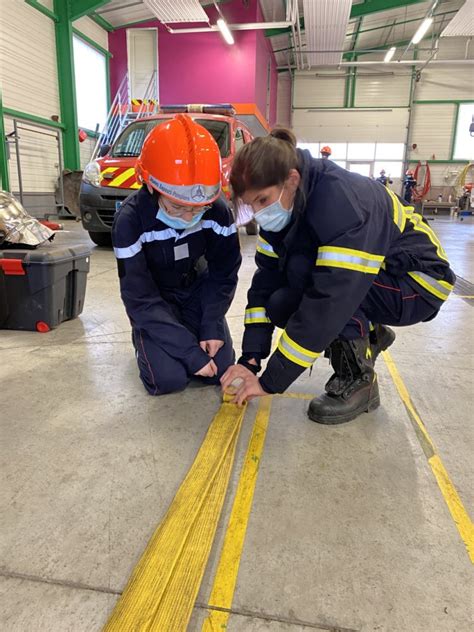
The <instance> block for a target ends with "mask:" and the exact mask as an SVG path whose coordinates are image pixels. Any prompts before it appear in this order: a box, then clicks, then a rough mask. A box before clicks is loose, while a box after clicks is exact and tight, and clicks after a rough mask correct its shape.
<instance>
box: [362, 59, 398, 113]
mask: <svg viewBox="0 0 474 632" xmlns="http://www.w3.org/2000/svg"><path fill="white" fill-rule="evenodd" d="M355 85H356V90H355V102H354V105H355V107H374V106H384V105H389V106H392V105H402V106H405V107H408V102H409V100H410V76H409V74H408V73H407V74H402V75H399V74H392V73H389V74H385V73H377V72H376V71H372V72H369V71H368V70H366V69H365V68H361V67H359V68H358V69H357V75H356V84H355Z"/></svg>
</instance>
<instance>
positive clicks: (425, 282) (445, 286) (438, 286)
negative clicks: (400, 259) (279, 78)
mask: <svg viewBox="0 0 474 632" xmlns="http://www.w3.org/2000/svg"><path fill="white" fill-rule="evenodd" d="M408 275H409V276H411V278H412V279H414V280H415V281H416V282H417V283H419V284H420V285H421V286H422V287H424V288H425V290H428V292H431V294H434V296H437V297H438V298H440V299H441V300H442V301H446V300H447V299H448V298H449V295H450V293H451V292H452V290H453V287H454V286H453V285H451V283H448V282H447V281H440V280H438V279H433V277H430V276H429V275H428V274H425V273H424V272H409V273H408Z"/></svg>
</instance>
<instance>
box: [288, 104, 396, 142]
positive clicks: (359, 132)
mask: <svg viewBox="0 0 474 632" xmlns="http://www.w3.org/2000/svg"><path fill="white" fill-rule="evenodd" d="M407 124H408V110H406V109H404V108H397V109H393V110H388V111H383V112H378V111H374V110H370V111H366V112H361V111H354V110H349V109H348V110H340V111H336V112H333V111H329V110H320V111H318V112H307V111H306V110H294V111H293V128H294V130H295V133H296V136H297V138H298V140H300V141H301V142H307V143H309V142H316V141H320V140H322V139H324V141H326V140H327V141H331V142H346V141H349V142H350V141H354V142H374V141H379V142H385V143H404V142H406V127H407Z"/></svg>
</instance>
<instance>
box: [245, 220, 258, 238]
mask: <svg viewBox="0 0 474 632" xmlns="http://www.w3.org/2000/svg"><path fill="white" fill-rule="evenodd" d="M245 231H246V233H247V235H258V224H257V222H256V221H255V220H254V219H253V220H252V221H251V222H249V223H248V224H246V225H245Z"/></svg>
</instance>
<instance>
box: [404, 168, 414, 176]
mask: <svg viewBox="0 0 474 632" xmlns="http://www.w3.org/2000/svg"><path fill="white" fill-rule="evenodd" d="M405 175H406V176H414V175H415V172H414V171H413V169H408V170H407V172H406V173H405Z"/></svg>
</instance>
